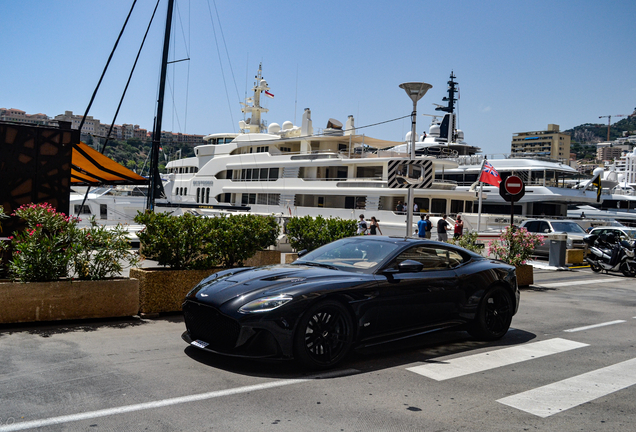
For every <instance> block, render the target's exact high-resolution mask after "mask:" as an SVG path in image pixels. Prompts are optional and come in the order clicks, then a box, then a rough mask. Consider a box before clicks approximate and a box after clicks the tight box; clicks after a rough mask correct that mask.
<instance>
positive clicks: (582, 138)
mask: <svg viewBox="0 0 636 432" xmlns="http://www.w3.org/2000/svg"><path fill="white" fill-rule="evenodd" d="M564 132H566V133H569V134H570V136H571V137H572V141H571V147H570V150H571V152H572V153H576V158H577V159H594V158H595V157H596V144H597V143H600V142H604V141H607V124H602V123H584V124H582V125H579V126H575V127H573V128H572V129H568V130H565V131H564ZM624 132H630V135H634V134H636V116H634V117H628V118H623V119H621V120H619V121H617V122H616V123H613V124H612V125H611V127H610V141H614V140H615V139H617V138H620V137H622V136H623V133H624Z"/></svg>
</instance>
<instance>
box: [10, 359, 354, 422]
mask: <svg viewBox="0 0 636 432" xmlns="http://www.w3.org/2000/svg"><path fill="white" fill-rule="evenodd" d="M359 372H360V371H359V370H357V369H345V370H340V371H334V372H330V373H325V374H320V375H313V376H311V377H308V378H298V379H288V380H281V381H272V382H267V383H263V384H256V385H251V386H244V387H237V388H232V389H227V390H219V391H213V392H209V393H200V394H195V395H190V396H181V397H175V398H170V399H162V400H158V401H153V402H145V403H140V404H134V405H124V406H120V407H115V408H107V409H103V410H97V411H88V412H85V413H78V414H70V415H64V416H59V417H51V418H47V419H41V420H32V421H26V422H21V423H14V424H11V425H6V426H0V432H9V431H18V430H24V429H32V428H40V427H45V426H51V425H55V424H60V423H68V422H74V421H79V420H87V419H93V418H97V417H106V416H109V415H113V414H124V413H129V412H133V411H141V410H147V409H153V408H161V407H165V406H170V405H178V404H183V403H188V402H196V401H202V400H206V399H214V398H219V397H224V396H232V395H237V394H242V393H250V392H254V391H259V390H267V389H271V388H276V387H283V386H288V385H292V384H300V383H304V382H308V381H312V380H316V379H323V378H335V377H339V376H347V375H351V374H354V373H359Z"/></svg>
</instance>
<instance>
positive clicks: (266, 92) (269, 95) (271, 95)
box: [265, 90, 274, 99]
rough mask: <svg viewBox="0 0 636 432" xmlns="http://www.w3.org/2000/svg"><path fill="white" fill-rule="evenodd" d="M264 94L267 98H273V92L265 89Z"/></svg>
mask: <svg viewBox="0 0 636 432" xmlns="http://www.w3.org/2000/svg"><path fill="white" fill-rule="evenodd" d="M265 96H267V97H269V98H272V99H274V94H273V93H270V92H268V91H267V90H265Z"/></svg>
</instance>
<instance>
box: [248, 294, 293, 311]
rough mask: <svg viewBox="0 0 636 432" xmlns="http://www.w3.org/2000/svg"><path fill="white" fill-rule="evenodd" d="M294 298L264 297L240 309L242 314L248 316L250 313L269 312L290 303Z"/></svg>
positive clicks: (280, 296) (283, 296) (281, 296)
mask: <svg viewBox="0 0 636 432" xmlns="http://www.w3.org/2000/svg"><path fill="white" fill-rule="evenodd" d="M291 299H292V297H290V296H288V295H277V296H274V297H264V298H260V299H257V300H254V301H251V302H249V303H247V304H245V305H243V306H241V308H240V309H239V312H240V313H243V314H248V313H261V312H269V311H272V310H274V309H276V308H279V307H281V306H282V305H284V304H285V303H287V302H288V301H290V300H291Z"/></svg>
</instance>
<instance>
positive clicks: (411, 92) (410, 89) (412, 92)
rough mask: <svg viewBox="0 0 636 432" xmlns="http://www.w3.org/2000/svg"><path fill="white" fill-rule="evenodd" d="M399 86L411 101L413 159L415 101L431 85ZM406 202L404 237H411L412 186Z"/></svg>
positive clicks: (413, 147)
mask: <svg viewBox="0 0 636 432" xmlns="http://www.w3.org/2000/svg"><path fill="white" fill-rule="evenodd" d="M400 88H401V89H404V91H406V94H407V95H408V96H409V98H411V100H412V101H413V112H412V113H411V152H410V156H409V157H410V159H411V160H413V159H415V135H416V133H417V132H416V128H415V124H416V119H417V101H419V100H420V99H422V96H424V95H425V94H426V92H427V91H429V90H430V89H431V88H433V86H432V85H430V84H427V83H423V82H408V83H402V84H400ZM407 201H408V204H407V207H406V208H407V210H406V237H411V236H412V235H413V233H412V232H411V230H412V229H413V188H412V187H409V188H408V199H407Z"/></svg>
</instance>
